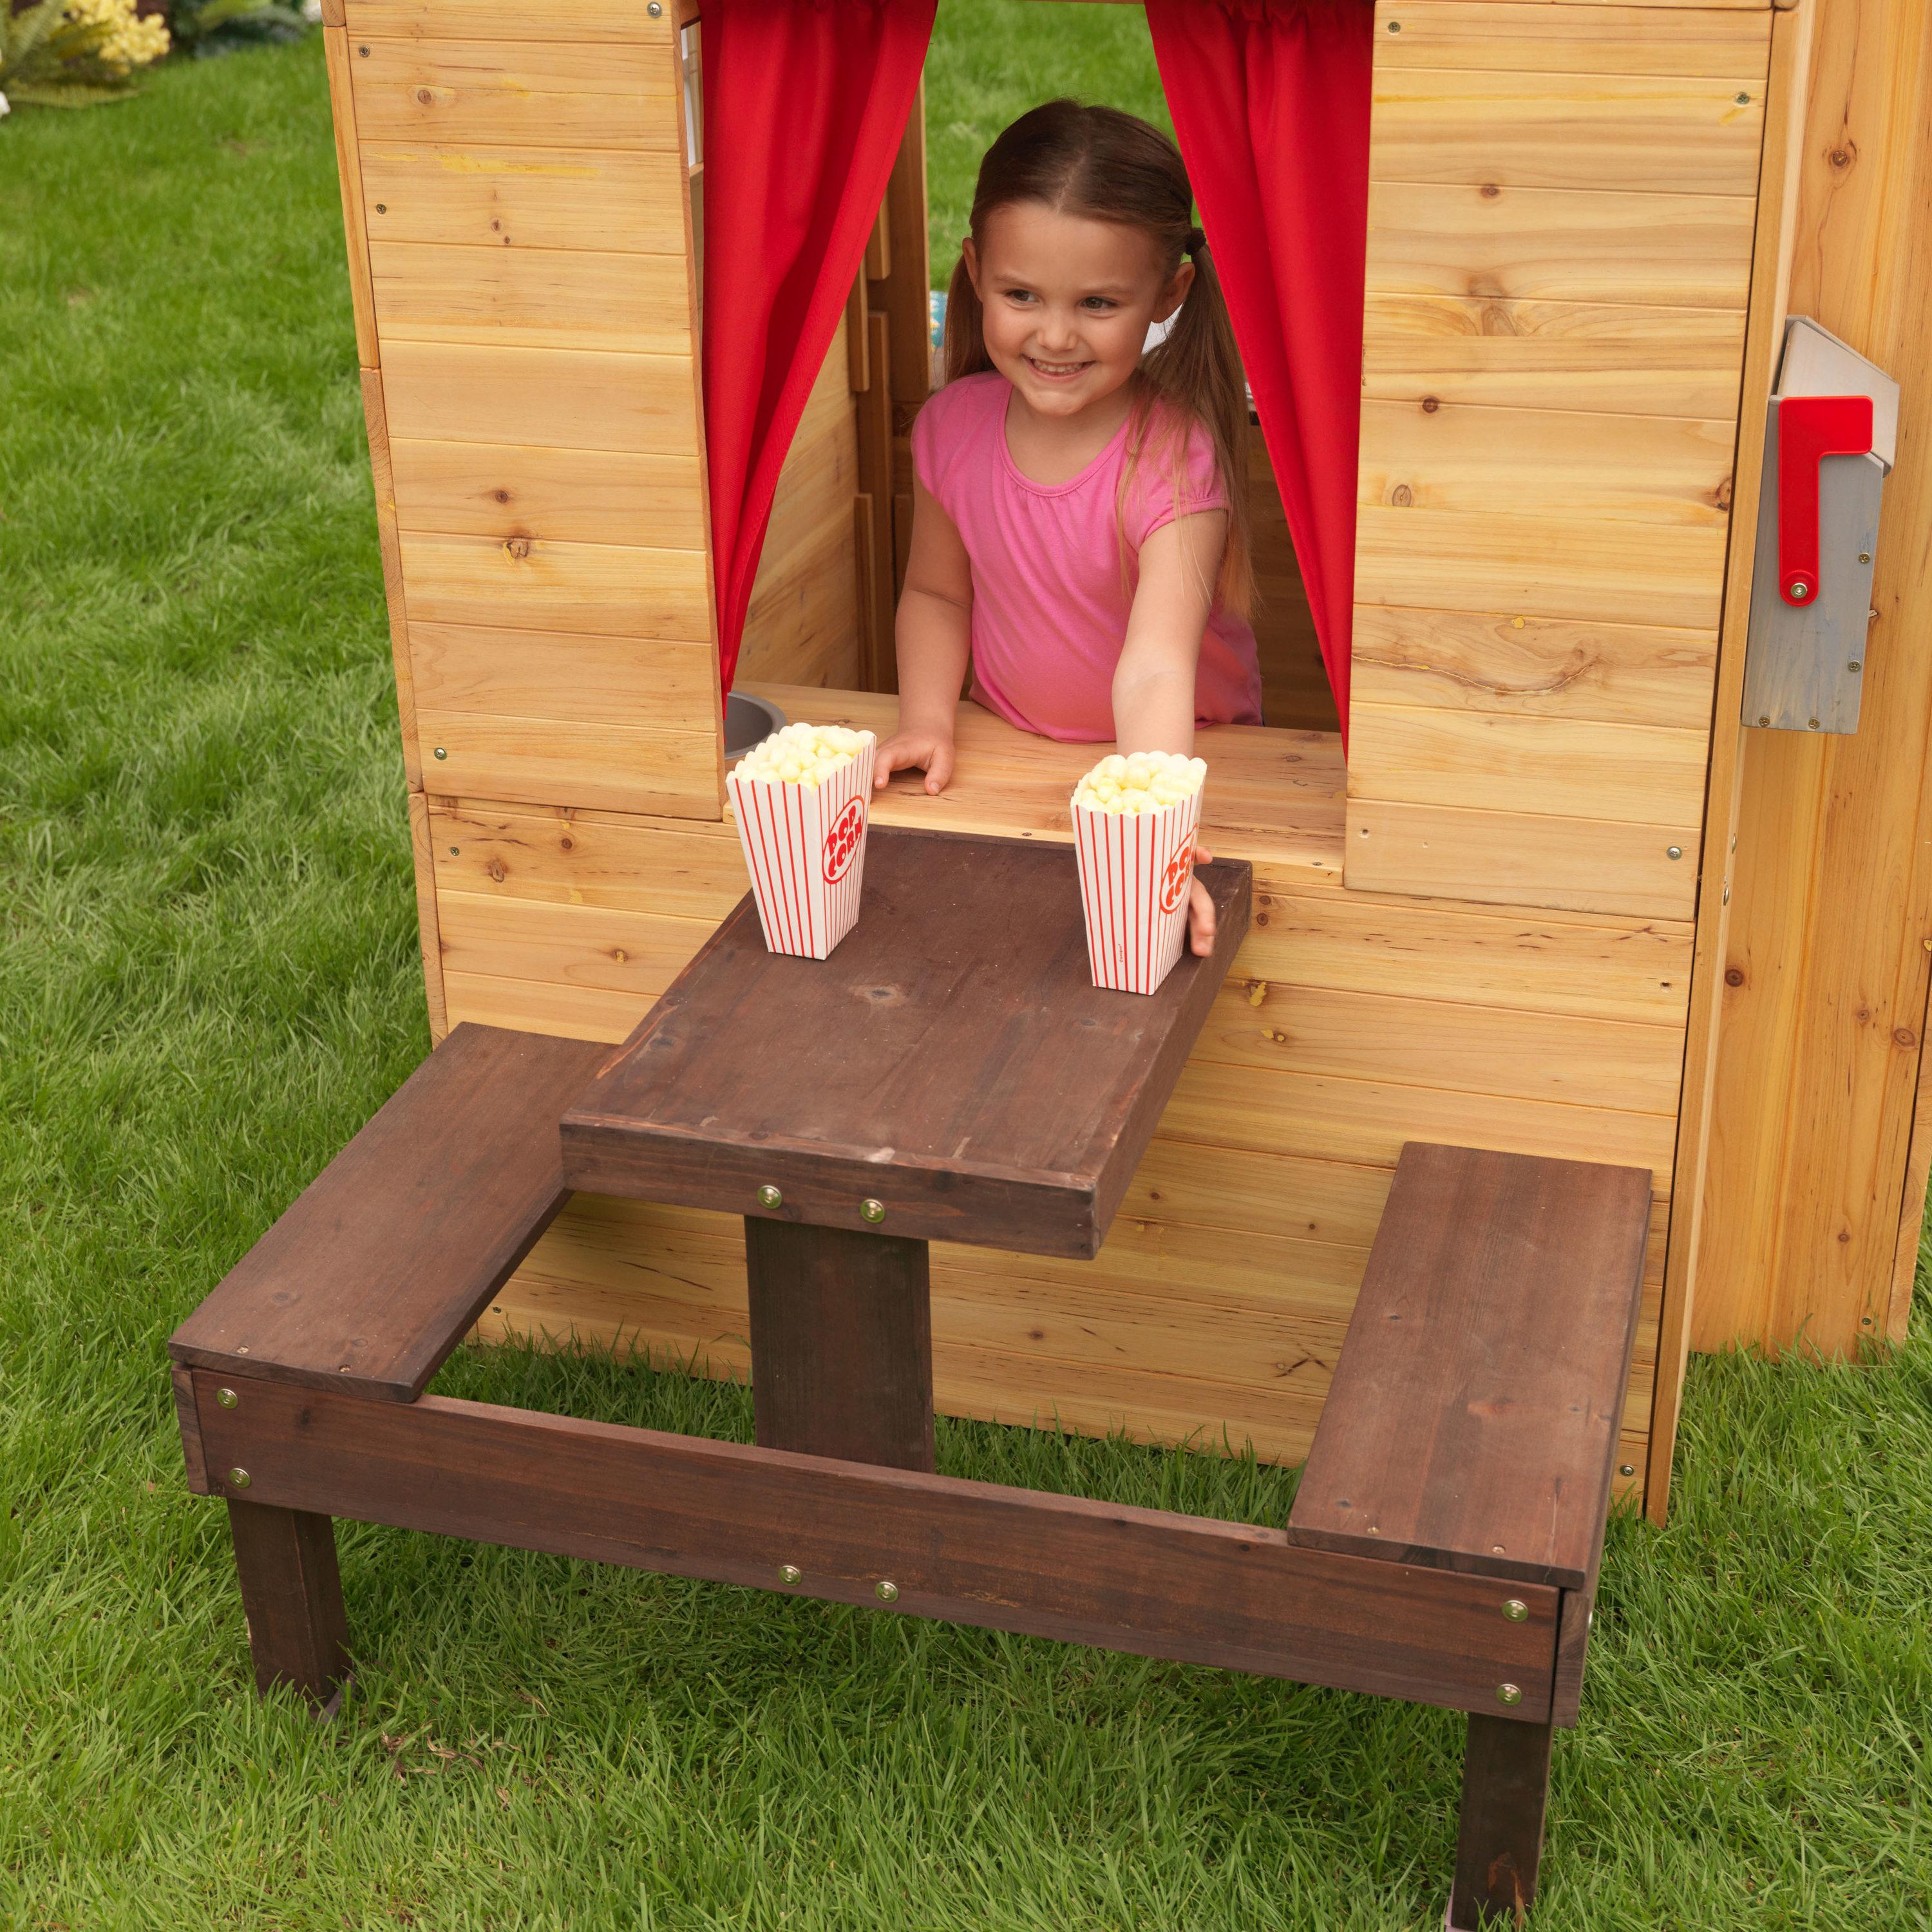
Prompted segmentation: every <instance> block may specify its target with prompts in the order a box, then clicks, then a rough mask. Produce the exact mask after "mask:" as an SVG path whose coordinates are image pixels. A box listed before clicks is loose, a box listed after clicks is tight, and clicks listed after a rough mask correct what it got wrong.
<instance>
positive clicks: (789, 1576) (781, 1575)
mask: <svg viewBox="0 0 1932 1932" xmlns="http://www.w3.org/2000/svg"><path fill="white" fill-rule="evenodd" d="M804 1574H805V1572H804V1571H802V1570H801V1569H800V1568H799V1567H798V1565H796V1563H781V1564H780V1565H778V1581H779V1582H780V1583H796V1582H797V1581H798V1580H799V1578H800V1577H802V1576H803V1575H804Z"/></svg>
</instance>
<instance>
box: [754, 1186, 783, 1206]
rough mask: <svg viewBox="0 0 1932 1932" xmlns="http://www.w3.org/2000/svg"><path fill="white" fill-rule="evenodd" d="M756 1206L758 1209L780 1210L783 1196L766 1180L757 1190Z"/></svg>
mask: <svg viewBox="0 0 1932 1932" xmlns="http://www.w3.org/2000/svg"><path fill="white" fill-rule="evenodd" d="M758 1205H759V1206H760V1208H782V1207H783V1206H784V1196H783V1195H782V1194H781V1193H779V1192H778V1190H777V1189H776V1188H775V1187H773V1186H772V1184H771V1183H770V1182H769V1181H766V1183H765V1184H764V1186H763V1187H761V1188H760V1189H759V1190H758Z"/></svg>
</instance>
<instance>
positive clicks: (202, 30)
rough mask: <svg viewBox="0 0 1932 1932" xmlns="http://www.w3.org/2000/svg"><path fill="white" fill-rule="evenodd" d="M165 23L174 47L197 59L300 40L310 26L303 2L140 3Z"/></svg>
mask: <svg viewBox="0 0 1932 1932" xmlns="http://www.w3.org/2000/svg"><path fill="white" fill-rule="evenodd" d="M139 4H142V5H145V6H146V7H148V9H149V10H151V11H152V12H153V13H156V14H157V15H159V16H160V17H161V18H163V19H164V20H166V22H167V25H168V31H169V33H170V34H172V35H173V37H174V43H175V46H177V47H178V48H180V49H181V50H182V51H183V52H186V53H190V54H192V55H193V56H194V57H195V58H196V59H197V60H205V59H206V58H208V57H209V56H210V55H214V54H223V53H227V52H230V51H232V50H233V49H235V48H236V47H238V46H247V45H248V44H249V43H251V42H252V43H260V42H263V41H270V40H299V39H300V38H301V37H302V35H303V34H305V33H307V32H308V29H309V26H310V25H311V15H310V13H308V11H307V10H305V8H304V7H303V5H302V0H139Z"/></svg>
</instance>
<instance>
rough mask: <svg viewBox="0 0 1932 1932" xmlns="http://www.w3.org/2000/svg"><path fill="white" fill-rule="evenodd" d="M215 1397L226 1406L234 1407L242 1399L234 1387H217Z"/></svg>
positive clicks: (224, 1407)
mask: <svg viewBox="0 0 1932 1932" xmlns="http://www.w3.org/2000/svg"><path fill="white" fill-rule="evenodd" d="M214 1399H215V1400H216V1401H217V1402H218V1403H220V1405H221V1406H222V1407H223V1409H233V1407H234V1406H235V1405H236V1403H238V1402H239V1401H240V1400H242V1398H241V1397H239V1395H237V1394H236V1393H235V1391H233V1389H217V1390H216V1391H214Z"/></svg>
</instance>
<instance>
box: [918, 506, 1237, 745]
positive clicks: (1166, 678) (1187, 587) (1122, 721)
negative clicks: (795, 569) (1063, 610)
mask: <svg viewBox="0 0 1932 1932" xmlns="http://www.w3.org/2000/svg"><path fill="white" fill-rule="evenodd" d="M915 541H916V538H915ZM1227 541H1228V513H1227V512H1226V511H1225V510H1203V511H1197V512H1196V514H1193V515H1192V516H1187V517H1175V519H1174V520H1173V521H1172V522H1171V523H1163V525H1162V526H1160V529H1157V530H1156V531H1155V532H1154V534H1153V535H1151V537H1149V538H1148V540H1147V541H1146V542H1145V543H1144V544H1142V545H1141V554H1140V571H1141V575H1140V583H1139V587H1138V588H1137V589H1136V590H1135V592H1134V603H1133V610H1132V611H1131V612H1130V613H1129V614H1128V617H1127V642H1126V643H1125V644H1124V645H1123V646H1121V659H1120V662H1119V663H1118V664H1116V665H1115V667H1114V735H1115V738H1116V739H1118V741H1119V743H1120V748H1121V750H1122V751H1184V752H1188V753H1192V752H1193V749H1194V678H1195V670H1196V665H1197V664H1198V663H1199V660H1200V656H1201V638H1202V633H1203V632H1204V631H1205V630H1206V629H1207V628H1208V613H1209V611H1210V610H1212V609H1213V607H1214V585H1215V582H1216V580H1217V578H1218V577H1220V574H1221V553H1222V552H1223V550H1224V549H1226V547H1227Z"/></svg>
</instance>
